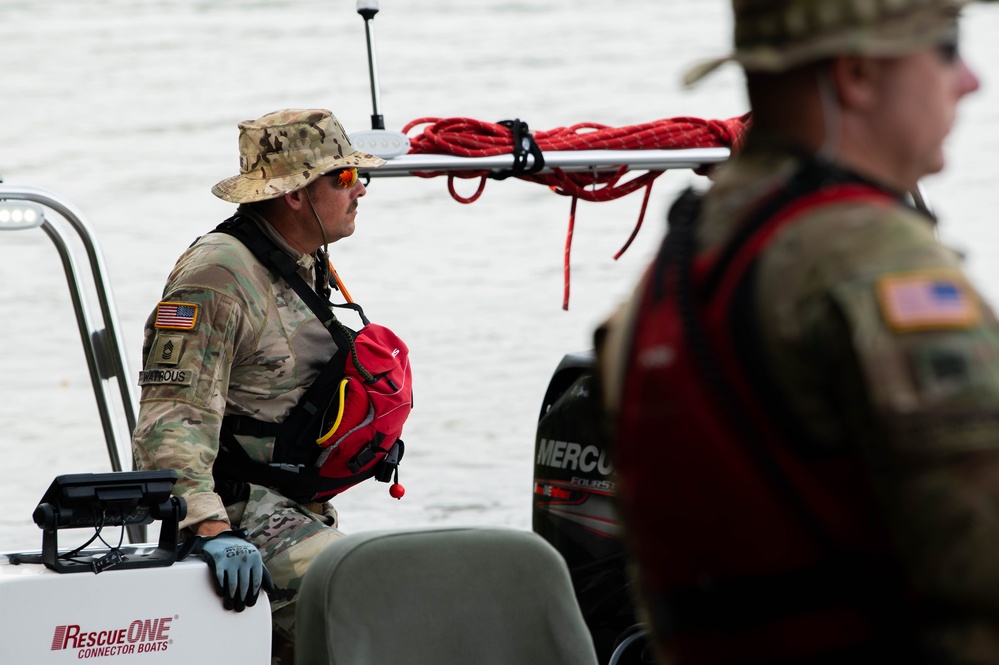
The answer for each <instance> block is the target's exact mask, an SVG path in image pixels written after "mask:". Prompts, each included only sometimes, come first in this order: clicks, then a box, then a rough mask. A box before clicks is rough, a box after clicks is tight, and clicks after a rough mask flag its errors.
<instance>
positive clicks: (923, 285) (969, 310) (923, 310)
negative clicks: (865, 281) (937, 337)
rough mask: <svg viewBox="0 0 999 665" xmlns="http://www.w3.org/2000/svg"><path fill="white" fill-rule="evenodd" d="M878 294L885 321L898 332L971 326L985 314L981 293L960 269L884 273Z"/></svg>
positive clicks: (879, 282)
mask: <svg viewBox="0 0 999 665" xmlns="http://www.w3.org/2000/svg"><path fill="white" fill-rule="evenodd" d="M877 294H878V302H879V303H880V305H881V313H882V315H883V316H884V319H885V322H886V323H887V324H888V326H889V327H890V328H891V329H892V330H894V331H896V332H913V331H918V330H946V329H958V328H972V327H974V326H976V325H978V323H979V322H980V321H981V318H982V313H981V308H980V307H979V305H978V297H977V295H976V294H975V292H974V291H973V290H972V289H971V286H970V285H969V284H968V282H967V281H966V280H965V279H964V277H963V276H962V275H961V274H960V273H955V272H918V273H899V274H894V275H885V276H883V277H881V278H880V279H879V280H878V282H877Z"/></svg>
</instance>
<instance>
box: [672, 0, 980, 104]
mask: <svg viewBox="0 0 999 665" xmlns="http://www.w3.org/2000/svg"><path fill="white" fill-rule="evenodd" d="M971 1H973V0H732V9H733V11H734V13H735V53H732V54H731V55H728V56H725V57H723V58H716V59H714V60H709V61H707V62H704V63H701V64H699V65H696V66H695V67H693V68H692V69H690V70H689V71H688V72H687V74H686V76H684V79H683V80H684V83H685V84H686V85H692V84H693V83H695V82H696V81H698V80H700V79H701V78H702V77H704V76H705V75H707V74H709V73H710V72H712V71H714V70H715V68H717V67H718V66H719V65H721V64H722V63H724V62H728V61H734V62H738V63H740V64H741V65H742V66H743V68H745V69H746V71H762V72H780V71H784V70H787V69H790V68H792V67H796V66H798V65H803V64H805V63H808V62H815V61H818V60H822V59H824V58H829V57H832V56H835V55H847V54H854V55H871V56H881V57H891V56H896V55H903V54H905V53H909V52H912V51H918V50H920V49H923V48H927V47H929V46H932V45H933V44H935V43H937V42H938V41H940V40H941V39H943V38H955V37H956V29H957V15H958V12H959V11H960V9H961V7H962V6H964V5H966V4H968V2H971Z"/></svg>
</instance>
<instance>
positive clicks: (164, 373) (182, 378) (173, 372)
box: [139, 369, 194, 386]
mask: <svg viewBox="0 0 999 665" xmlns="http://www.w3.org/2000/svg"><path fill="white" fill-rule="evenodd" d="M192 383H194V372H192V371H191V370H187V369H144V370H142V371H141V372H139V385H140V386H150V385H171V386H189V385H191V384H192Z"/></svg>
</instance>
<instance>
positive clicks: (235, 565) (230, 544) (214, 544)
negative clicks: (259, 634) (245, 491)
mask: <svg viewBox="0 0 999 665" xmlns="http://www.w3.org/2000/svg"><path fill="white" fill-rule="evenodd" d="M243 534H245V531H244V532H243ZM196 538H197V539H198V540H199V541H200V542H198V543H197V544H196V545H195V547H194V553H195V554H198V555H200V556H201V558H202V559H204V560H205V561H206V562H208V567H209V568H211V570H212V579H213V580H214V582H215V593H217V594H218V595H220V596H222V605H223V606H224V607H225V608H226V609H227V610H236V611H237V612H242V611H243V610H245V609H246V608H247V607H253V606H254V605H256V604H257V596H258V595H259V594H260V588H261V586H263V587H264V590H266V591H270V590H271V589H272V584H271V578H270V574H269V573H268V572H267V568H265V567H264V562H263V559H261V557H260V552H259V551H258V550H257V548H256V547H254V546H253V544H252V543H248V542H247V541H246V540H244V539H243V535H241V534H239V533H237V532H235V531H223V532H222V533H220V534H218V535H216V536H212V537H210V538H205V537H203V536H197V537H196Z"/></svg>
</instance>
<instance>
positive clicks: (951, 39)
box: [934, 32, 961, 65]
mask: <svg viewBox="0 0 999 665" xmlns="http://www.w3.org/2000/svg"><path fill="white" fill-rule="evenodd" d="M934 48H935V49H936V52H937V55H939V56H940V60H941V61H942V62H944V63H946V64H948V65H952V64H954V63H955V62H957V60H958V58H960V57H961V50H960V49H959V48H958V39H957V33H956V32H955V33H954V34H953V35H948V36H946V37H944V38H943V39H941V40H940V41H939V42H937V44H936V46H935V47H934Z"/></svg>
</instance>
